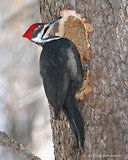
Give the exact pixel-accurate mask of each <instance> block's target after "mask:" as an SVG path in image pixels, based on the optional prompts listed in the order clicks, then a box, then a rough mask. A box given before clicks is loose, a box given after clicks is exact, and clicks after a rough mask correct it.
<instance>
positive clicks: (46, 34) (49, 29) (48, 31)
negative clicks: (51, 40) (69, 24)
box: [43, 24, 54, 39]
mask: <svg viewBox="0 0 128 160" xmlns="http://www.w3.org/2000/svg"><path fill="white" fill-rule="evenodd" d="M53 25H54V24H53ZM53 25H51V26H50V27H49V28H48V30H47V31H46V33H45V35H44V36H43V38H44V39H45V38H47V37H48V35H49V33H50V31H51V29H52V28H53ZM46 27H47V26H46ZM46 27H45V28H46Z"/></svg>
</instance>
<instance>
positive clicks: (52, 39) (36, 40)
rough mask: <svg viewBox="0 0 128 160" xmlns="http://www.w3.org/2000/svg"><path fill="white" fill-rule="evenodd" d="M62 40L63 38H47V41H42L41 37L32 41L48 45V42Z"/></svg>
mask: <svg viewBox="0 0 128 160" xmlns="http://www.w3.org/2000/svg"><path fill="white" fill-rule="evenodd" d="M60 38H61V37H49V38H46V39H41V38H40V37H35V38H32V39H31V40H32V41H33V42H35V43H46V42H50V41H54V40H58V39H60Z"/></svg>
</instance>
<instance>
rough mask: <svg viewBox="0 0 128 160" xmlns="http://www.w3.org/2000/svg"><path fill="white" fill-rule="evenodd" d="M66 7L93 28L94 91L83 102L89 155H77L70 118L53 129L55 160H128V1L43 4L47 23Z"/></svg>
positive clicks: (68, 0)
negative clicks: (84, 19) (69, 126)
mask: <svg viewBox="0 0 128 160" xmlns="http://www.w3.org/2000/svg"><path fill="white" fill-rule="evenodd" d="M64 8H70V9H74V10H76V11H78V12H80V14H81V15H82V16H83V17H87V19H88V21H89V22H90V23H91V25H92V26H93V30H94V31H93V34H92V36H90V37H89V41H90V43H91V60H90V65H89V71H90V72H89V78H90V84H89V85H90V86H91V87H92V89H93V90H92V92H90V93H89V94H87V95H85V97H84V101H81V102H80V106H82V107H80V110H82V113H84V114H83V116H84V117H85V118H84V121H85V136H86V141H85V151H84V152H81V151H76V150H75V149H74V147H73V144H74V138H72V137H73V135H72V133H71V130H70V129H69V128H68V125H67V122H66V118H65V116H64V115H63V114H61V120H60V121H57V122H56V121H54V120H53V112H52V108H50V111H51V126H52V132H53V142H54V149H55V159H56V160H62V159H63V160H67V159H68V160H73V159H75V160H85V159H86V160H92V159H95V160H99V159H103V160H106V159H109V160H113V159H116V160H118V159H120V160H126V159H128V117H127V114H128V108H127V106H128V97H127V96H128V82H127V79H128V69H127V63H128V56H127V54H128V28H127V27H128V1H127V0H122V1H121V0H116V1H115V0H102V1H101V0H60V1H57V0H40V13H41V19H42V21H48V20H51V19H52V18H54V17H57V16H58V15H59V11H60V10H63V9H64Z"/></svg>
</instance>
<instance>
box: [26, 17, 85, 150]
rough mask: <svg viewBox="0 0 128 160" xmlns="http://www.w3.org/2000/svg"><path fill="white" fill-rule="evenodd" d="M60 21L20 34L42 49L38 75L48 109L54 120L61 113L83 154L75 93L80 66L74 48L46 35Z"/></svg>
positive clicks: (76, 51) (60, 38)
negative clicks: (52, 112)
mask: <svg viewBox="0 0 128 160" xmlns="http://www.w3.org/2000/svg"><path fill="white" fill-rule="evenodd" d="M60 19H61V17H59V18H56V19H54V20H52V21H51V22H49V23H35V24H33V25H31V26H30V27H29V29H28V30H27V31H26V32H25V33H24V34H23V37H25V38H28V39H29V40H31V41H32V42H34V43H36V44H38V45H40V46H41V47H42V48H43V49H42V52H41V56H40V74H41V77H42V79H43V84H44V89H45V92H46V96H47V99H48V101H49V103H50V105H51V106H52V107H53V109H54V114H55V120H57V119H58V118H59V115H60V111H61V110H62V111H63V112H64V113H65V115H66V117H67V119H68V121H69V124H70V127H71V130H72V132H73V133H74V135H75V138H76V145H77V148H79V142H78V139H79V138H80V144H81V147H82V149H83V150H84V140H85V135H84V122H83V119H82V117H81V114H80V112H79V110H78V107H77V104H76V100H75V93H76V91H77V90H78V89H79V88H80V87H81V85H82V75H83V72H82V66H81V62H80V56H79V53H78V50H77V48H76V47H75V45H74V44H73V43H72V42H71V41H70V40H68V39H66V38H62V37H59V36H51V37H49V36H48V35H49V32H50V30H51V29H52V27H53V26H54V24H55V23H56V22H57V21H58V20H60Z"/></svg>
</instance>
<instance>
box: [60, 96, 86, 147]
mask: <svg viewBox="0 0 128 160" xmlns="http://www.w3.org/2000/svg"><path fill="white" fill-rule="evenodd" d="M74 100H75V98H74ZM74 100H73V101H71V103H65V104H64V106H63V107H62V110H63V112H64V113H65V115H66V117H67V119H68V120H69V124H70V126H71V129H72V132H73V133H74V135H75V138H76V144H77V148H79V142H78V136H79V138H80V144H81V148H82V149H83V150H84V141H85V135H84V122H83V119H82V117H81V114H80V112H79V110H78V107H77V105H76V103H75V101H74ZM68 102H69V101H68ZM72 102H74V103H72Z"/></svg>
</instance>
